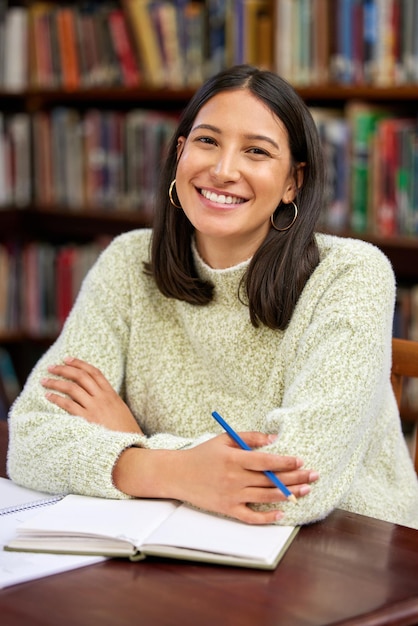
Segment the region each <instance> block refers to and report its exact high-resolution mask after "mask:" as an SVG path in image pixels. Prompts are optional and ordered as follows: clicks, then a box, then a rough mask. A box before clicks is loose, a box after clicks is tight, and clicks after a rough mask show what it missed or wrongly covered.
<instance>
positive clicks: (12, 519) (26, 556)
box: [0, 500, 104, 589]
mask: <svg viewBox="0 0 418 626" xmlns="http://www.w3.org/2000/svg"><path fill="white" fill-rule="evenodd" d="M25 501H26V500H25ZM2 504H3V502H2ZM48 508H50V507H48ZM51 508H53V507H51ZM34 515H36V510H35V509H23V510H19V511H16V512H14V513H10V514H8V515H2V516H1V517H0V589H3V588H4V587H9V586H11V585H16V584H18V583H23V582H27V581H29V580H34V579H35V578H43V577H44V576H51V575H52V574H58V573H60V572H65V571H68V570H72V569H76V568H78V567H84V566H86V565H92V564H93V563H98V562H99V561H103V560H104V558H103V557H89V556H78V555H77V556H74V555H56V554H35V553H29V552H28V553H25V552H6V551H4V550H3V546H4V545H5V544H6V543H8V542H9V541H10V540H11V539H13V538H14V537H15V535H16V528H17V526H18V525H19V524H22V523H23V522H24V521H27V520H29V519H31V517H33V516H34Z"/></svg>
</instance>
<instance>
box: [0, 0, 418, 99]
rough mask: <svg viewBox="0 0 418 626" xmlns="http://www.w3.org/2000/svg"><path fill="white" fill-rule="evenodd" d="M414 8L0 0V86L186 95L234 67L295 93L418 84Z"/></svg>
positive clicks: (379, 3)
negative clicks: (281, 82) (270, 76)
mask: <svg viewBox="0 0 418 626" xmlns="http://www.w3.org/2000/svg"><path fill="white" fill-rule="evenodd" d="M417 32H418V5H417V3H416V1H415V0H205V1H204V0H201V1H199V0H120V2H116V1H114V0H106V1H105V2H100V1H99V0H90V1H89V2H81V1H80V2H77V3H55V2H49V1H45V2H44V1H41V0H34V1H33V2H29V3H24V6H10V7H8V3H7V0H0V48H1V50H0V65H1V67H0V78H1V81H0V84H2V85H3V87H4V89H8V90H17V91H19V90H24V89H26V88H27V87H28V86H29V87H39V88H43V89H48V88H61V89H68V90H72V89H79V88H83V87H94V86H103V85H106V86H116V85H117V86H126V87H136V86H139V85H146V86H151V87H164V86H167V87H171V88H182V87H196V86H198V85H199V84H200V83H201V82H202V81H203V80H204V79H205V78H207V77H208V76H210V75H212V74H213V73H215V72H217V71H218V70H220V69H222V68H223V67H227V66H229V65H231V64H234V63H246V62H248V63H254V64H256V65H260V66H263V67H268V68H270V69H274V70H276V71H277V72H278V73H279V74H281V75H282V76H284V77H285V78H287V79H288V80H289V81H290V82H292V83H294V84H295V85H308V84H315V83H324V82H338V83H344V84H362V83H371V84H376V85H389V86H391V85H393V84H404V83H412V84H414V83H417V82H418V37H417Z"/></svg>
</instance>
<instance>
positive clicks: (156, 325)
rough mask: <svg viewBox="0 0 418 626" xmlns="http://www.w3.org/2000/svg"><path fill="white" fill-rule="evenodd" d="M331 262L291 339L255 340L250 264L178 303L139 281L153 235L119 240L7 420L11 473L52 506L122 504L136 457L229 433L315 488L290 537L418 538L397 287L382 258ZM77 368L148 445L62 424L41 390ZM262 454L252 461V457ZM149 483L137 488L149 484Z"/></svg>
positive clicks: (302, 307)
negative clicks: (96, 382)
mask: <svg viewBox="0 0 418 626" xmlns="http://www.w3.org/2000/svg"><path fill="white" fill-rule="evenodd" d="M317 239H318V243H319V247H320V254H321V262H320V264H319V265H318V267H317V268H316V270H315V271H314V273H313V275H312V276H311V278H310V279H309V281H308V283H307V284H306V286H305V288H304V290H303V293H302V295H301V297H300V298H299V302H298V304H297V306H296V309H295V311H294V314H293V316H292V319H291V321H290V324H289V325H288V327H287V329H286V330H285V331H274V330H271V329H269V328H266V327H264V326H261V327H259V328H254V327H253V326H252V325H251V323H250V321H249V313H248V308H247V306H246V305H245V304H243V303H242V301H241V300H240V299H239V298H238V295H237V293H238V286H239V283H240V280H241V277H242V275H243V273H244V272H245V270H246V268H247V266H248V262H245V263H243V264H241V265H239V266H236V267H233V268H230V269H225V270H213V269H211V268H210V267H208V266H207V265H206V264H205V263H204V262H203V261H202V260H201V259H200V258H199V257H198V255H197V253H196V251H194V256H195V262H196V267H197V269H198V272H199V274H200V275H201V276H202V277H205V278H208V279H209V280H211V281H212V282H213V283H214V285H215V298H214V300H213V301H212V302H211V303H210V304H208V305H207V306H194V305H190V304H187V303H184V302H180V301H178V300H175V299H172V298H167V297H165V296H163V295H161V293H160V292H159V291H158V289H157V288H156V286H155V283H154V281H153V279H152V278H151V277H149V276H147V275H146V274H145V273H144V272H143V267H142V264H143V261H144V260H145V259H147V258H148V254H149V241H150V231H148V230H139V231H133V232H130V233H127V234H124V235H122V236H120V237H118V238H116V239H115V240H114V241H113V242H112V243H111V244H110V245H109V246H108V248H107V249H106V250H105V251H104V252H103V253H102V255H101V257H100V258H99V260H98V262H97V263H96V265H95V267H94V268H93V269H92V270H91V271H90V273H89V275H88V276H87V278H86V279H85V281H84V284H83V286H82V289H81V291H80V294H79V296H78V299H77V302H76V304H75V306H74V308H73V311H72V313H71V314H70V316H69V318H68V320H67V322H66V324H65V327H64V330H63V332H62V333H61V335H60V337H59V338H58V340H57V341H56V342H55V344H54V345H53V346H52V347H51V348H50V349H49V351H48V352H47V353H46V354H45V355H44V356H43V357H42V359H41V360H40V362H39V363H38V365H37V366H36V367H35V369H34V370H33V372H32V374H31V376H30V377H29V379H28V382H27V384H26V386H25V389H24V390H23V392H22V393H21V395H20V397H19V398H18V399H17V401H16V402H15V404H14V407H13V408H12V411H11V415H10V447H9V454H8V470H9V474H10V476H11V478H12V479H14V480H15V481H16V482H18V483H20V484H23V485H26V486H28V487H32V488H35V489H40V490H44V491H50V492H72V493H81V494H89V495H97V496H102V497H112V498H123V497H126V496H125V495H124V494H122V493H121V492H120V491H118V490H117V489H116V488H115V487H114V485H113V484H112V468H113V466H114V464H115V462H116V460H117V459H118V457H119V455H120V454H121V452H122V451H123V450H124V449H125V448H126V447H127V446H131V445H137V446H142V447H146V448H151V449H157V448H166V449H180V448H185V447H188V446H192V445H197V444H198V443H199V442H201V441H204V440H206V439H207V438H209V437H211V436H213V435H214V434H218V433H220V432H221V429H220V427H219V426H218V425H217V424H216V422H215V421H214V419H213V418H212V416H211V412H212V411H213V410H218V411H219V412H220V413H221V415H223V417H224V418H225V419H226V420H227V421H228V422H229V423H230V424H231V425H232V426H233V428H235V430H237V431H241V432H242V431H247V430H260V431H262V432H267V433H278V434H279V438H278V439H277V440H276V441H275V442H274V444H271V445H269V446H268V447H267V448H266V450H270V451H274V452H277V453H280V454H289V455H296V456H299V457H301V458H302V459H303V460H304V462H305V467H307V468H310V469H314V470H317V471H318V472H319V474H320V478H319V480H318V481H317V482H316V483H314V484H313V485H312V491H311V493H310V494H309V495H308V496H306V497H304V498H301V499H300V500H299V503H298V505H294V504H292V503H290V502H289V503H284V504H283V505H281V506H282V508H283V510H284V511H285V516H284V518H283V521H282V523H285V524H304V523H308V522H312V521H314V520H318V519H321V518H323V517H325V516H326V515H327V514H328V513H329V512H330V511H332V510H333V509H334V508H336V507H339V508H343V509H347V510H349V511H354V512H357V513H361V514H365V515H369V516H373V517H377V518H380V519H385V520H389V521H393V522H397V523H400V524H404V525H408V526H412V527H415V528H418V481H417V478H416V475H415V472H414V469H413V465H412V462H411V459H410V456H409V454H408V450H407V447H406V445H405V441H404V438H403V435H402V432H401V427H400V420H399V414H398V411H397V406H396V402H395V398H394V395H393V393H392V388H391V384H390V364H391V332H392V317H393V308H394V299H395V281H394V275H393V271H392V268H391V266H390V264H389V262H388V260H387V259H386V257H385V256H384V255H383V254H382V253H381V252H380V251H379V250H378V249H377V248H375V247H374V246H372V245H370V244H367V243H364V242H361V241H355V240H349V239H344V238H338V237H332V236H327V235H317ZM66 355H69V356H76V357H79V358H81V359H84V360H86V361H88V362H90V363H92V364H93V365H95V366H96V367H98V368H99V369H100V370H101V371H102V372H103V373H104V375H105V376H106V377H107V379H108V380H109V381H110V382H111V384H112V385H113V386H114V387H115V388H116V389H117V390H118V391H119V392H120V393H121V395H122V397H123V398H124V399H125V400H126V402H127V403H128V404H129V406H130V408H131V410H132V412H133V414H134V415H135V417H136V419H137V420H138V422H139V424H140V426H141V428H142V429H143V431H144V432H145V436H142V435H137V434H127V433H117V432H113V431H109V430H106V429H105V428H104V427H102V426H98V425H95V424H91V423H89V422H87V421H86V420H84V419H83V418H81V417H74V416H72V415H69V414H66V413H65V412H64V411H63V410H61V409H59V408H57V407H56V406H54V405H52V404H51V403H50V402H48V401H47V400H46V398H45V393H44V392H45V390H44V389H43V387H42V386H41V384H40V380H41V379H42V378H43V377H44V376H48V375H49V374H48V372H47V366H48V365H49V364H55V363H58V362H61V360H62V359H63V357H64V356H66ZM249 454H250V453H249ZM139 480H140V477H139Z"/></svg>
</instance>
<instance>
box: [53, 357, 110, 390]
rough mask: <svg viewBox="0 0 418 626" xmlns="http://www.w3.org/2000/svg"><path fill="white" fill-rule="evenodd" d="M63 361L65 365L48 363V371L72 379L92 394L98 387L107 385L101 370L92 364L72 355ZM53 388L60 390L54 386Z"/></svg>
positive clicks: (101, 387)
mask: <svg viewBox="0 0 418 626" xmlns="http://www.w3.org/2000/svg"><path fill="white" fill-rule="evenodd" d="M64 361H65V365H50V366H49V367H48V371H49V372H50V373H51V374H54V375H55V376H60V377H61V378H64V379H66V380H69V381H73V382H74V383H76V384H77V385H78V386H79V387H80V388H81V389H84V390H85V391H86V392H87V393H89V394H90V395H93V394H94V393H95V391H96V390H97V389H98V388H99V389H105V388H107V387H108V386H109V384H108V382H107V380H106V378H105V377H104V376H103V374H102V373H101V371H100V370H99V369H97V368H96V367H94V366H93V365H90V364H89V363H86V362H85V361H82V360H81V359H74V358H72V357H66V358H65V359H64ZM55 389H56V390H57V391H61V389H58V388H56V387H55Z"/></svg>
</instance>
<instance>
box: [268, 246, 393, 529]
mask: <svg viewBox="0 0 418 626" xmlns="http://www.w3.org/2000/svg"><path fill="white" fill-rule="evenodd" d="M351 255H352V258H351V259H348V260H347V258H345V260H344V259H340V258H339V257H338V249H337V250H336V251H335V252H334V253H332V254H330V256H329V257H327V258H326V260H325V261H323V262H322V263H321V266H320V269H318V270H317V271H316V272H315V273H314V274H313V276H312V277H311V280H310V281H309V283H308V284H307V286H306V288H305V291H304V294H303V295H302V297H301V299H300V302H299V303H298V306H297V308H296V310H295V313H294V316H293V319H292V321H291V324H290V326H289V329H288V331H287V332H286V339H285V341H284V344H283V350H284V357H283V358H284V360H285V365H284V367H285V391H284V395H283V400H282V404H281V406H280V407H278V408H276V409H274V410H272V411H271V412H270V413H269V414H268V415H267V416H266V420H265V421H266V423H265V430H266V431H267V432H278V433H279V438H278V440H277V443H276V442H275V444H273V445H271V446H269V448H268V450H270V451H274V452H278V453H280V454H297V455H298V456H300V457H301V458H303V459H304V461H305V467H308V468H311V469H314V470H317V471H318V472H319V475H320V478H319V480H318V482H317V483H315V484H314V485H312V491H311V493H310V494H309V495H308V496H306V497H304V498H301V499H300V500H299V502H298V506H294V505H293V504H291V503H285V504H284V508H285V512H286V515H285V518H284V520H283V523H291V524H293V523H294V524H299V523H307V522H310V521H315V520H317V519H321V518H323V517H325V516H326V515H327V514H328V513H329V512H330V511H331V510H333V509H334V508H335V507H338V506H344V503H345V502H348V501H349V500H350V498H351V497H353V496H352V494H353V493H355V494H356V495H355V496H354V497H356V498H360V500H361V499H362V498H363V499H364V500H363V503H362V502H356V503H355V510H361V509H362V508H367V505H366V507H364V503H367V499H368V497H370V500H371V501H373V500H376V499H377V500H379V498H380V494H379V493H375V492H374V490H376V489H379V488H382V487H383V486H384V485H386V486H387V481H386V480H383V481H382V487H377V485H379V480H378V479H377V480H376V481H373V480H370V482H369V483H368V482H367V481H364V483H363V484H360V485H359V484H358V478H359V476H363V477H364V475H365V473H364V472H363V464H364V463H370V459H371V458H372V457H373V453H372V452H371V451H372V449H373V440H374V438H375V437H376V436H377V434H378V433H379V420H380V419H381V418H382V411H384V410H386V409H383V406H384V404H385V403H386V404H387V405H390V406H392V415H393V416H395V415H396V410H395V407H394V406H393V404H391V403H393V402H394V400H393V396H391V387H390V378H389V377H390V361H391V333H392V318H393V309H394V298H395V282H394V275H393V271H392V268H391V266H390V264H389V262H388V261H387V259H386V257H384V256H383V254H381V252H380V251H378V250H377V249H375V248H373V247H372V246H370V247H365V244H363V243H362V244H361V245H359V246H358V247H357V246H356V245H355V244H353V246H352V249H351ZM295 328H298V330H297V332H293V330H294V329H295ZM301 329H302V330H301ZM295 336H297V341H295V342H293V343H292V339H293V338H294V337H295ZM398 421H399V420H398ZM391 426H392V427H393V428H394V430H395V431H396V432H397V431H398V429H399V427H398V425H396V424H394V423H392V424H391ZM382 428H384V425H383V422H382ZM396 436H397V435H395V437H396ZM388 437H392V434H391V433H390V434H388ZM372 474H373V468H372V467H370V476H372ZM382 492H384V488H382ZM360 494H361V495H360ZM392 495H393V494H392ZM382 497H386V498H387V500H388V507H390V506H393V502H391V501H390V498H391V496H390V494H386V495H385V494H384V493H382ZM370 510H372V509H370Z"/></svg>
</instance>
